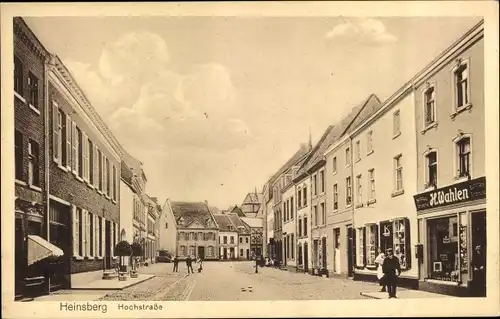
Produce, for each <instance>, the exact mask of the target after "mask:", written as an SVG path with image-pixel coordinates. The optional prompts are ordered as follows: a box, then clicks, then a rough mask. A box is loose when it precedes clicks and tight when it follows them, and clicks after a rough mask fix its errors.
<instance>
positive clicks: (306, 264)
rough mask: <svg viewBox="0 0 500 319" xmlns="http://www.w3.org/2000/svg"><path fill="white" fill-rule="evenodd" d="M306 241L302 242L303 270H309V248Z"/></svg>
mask: <svg viewBox="0 0 500 319" xmlns="http://www.w3.org/2000/svg"><path fill="white" fill-rule="evenodd" d="M307 246H308V245H307V242H306V243H304V271H305V272H309V249H308V247H307Z"/></svg>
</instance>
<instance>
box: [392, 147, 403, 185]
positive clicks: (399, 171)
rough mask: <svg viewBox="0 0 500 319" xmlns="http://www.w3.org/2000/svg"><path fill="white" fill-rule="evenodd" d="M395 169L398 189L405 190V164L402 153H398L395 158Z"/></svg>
mask: <svg viewBox="0 0 500 319" xmlns="http://www.w3.org/2000/svg"><path fill="white" fill-rule="evenodd" d="M394 169H395V184H396V185H395V186H396V191H402V190H403V164H402V155H398V156H396V157H395V158H394Z"/></svg>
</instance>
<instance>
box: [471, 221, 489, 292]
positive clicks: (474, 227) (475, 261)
mask: <svg viewBox="0 0 500 319" xmlns="http://www.w3.org/2000/svg"><path fill="white" fill-rule="evenodd" d="M471 234H472V236H471V237H472V254H471V255H472V260H471V261H472V263H471V265H472V284H473V290H474V295H475V296H477V297H485V296H486V211H482V212H476V213H472V214H471ZM481 254H482V255H481ZM481 266H482V267H483V269H481Z"/></svg>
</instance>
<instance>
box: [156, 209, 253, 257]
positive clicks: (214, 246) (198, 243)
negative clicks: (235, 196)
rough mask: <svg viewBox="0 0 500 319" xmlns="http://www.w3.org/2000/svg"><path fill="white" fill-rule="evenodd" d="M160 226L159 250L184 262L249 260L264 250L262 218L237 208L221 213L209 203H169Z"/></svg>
mask: <svg viewBox="0 0 500 319" xmlns="http://www.w3.org/2000/svg"><path fill="white" fill-rule="evenodd" d="M256 205H257V204H256ZM160 225H161V226H160V227H161V228H160V244H159V247H160V249H162V250H168V251H170V252H172V253H175V255H176V256H178V257H179V258H181V259H184V258H187V257H188V256H191V257H192V258H198V257H199V258H202V259H203V260H249V259H251V258H252V257H253V256H255V255H256V254H259V255H260V250H261V249H262V218H258V217H248V216H247V215H245V214H244V213H243V212H242V211H241V209H239V207H237V206H235V207H234V208H232V209H231V210H225V211H222V212H218V211H217V209H215V208H214V207H211V206H209V205H208V202H207V201H205V202H183V201H171V200H170V199H167V201H166V205H165V207H164V210H163V214H162V215H161V216H160Z"/></svg>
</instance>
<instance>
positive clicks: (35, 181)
mask: <svg viewBox="0 0 500 319" xmlns="http://www.w3.org/2000/svg"><path fill="white" fill-rule="evenodd" d="M28 158H29V164H28V183H29V184H30V185H33V186H38V187H40V163H39V159H40V149H39V146H38V143H37V142H35V141H33V140H31V139H30V141H29V143H28Z"/></svg>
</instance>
